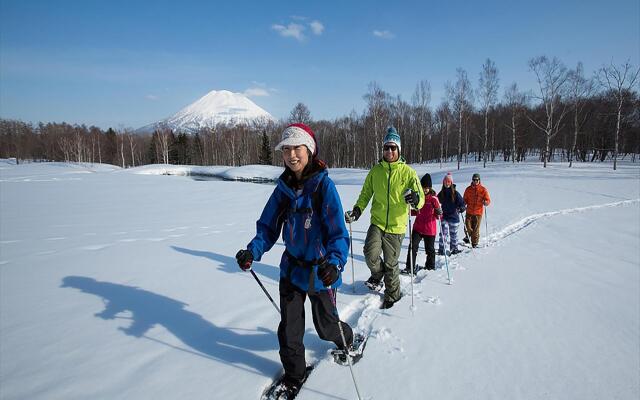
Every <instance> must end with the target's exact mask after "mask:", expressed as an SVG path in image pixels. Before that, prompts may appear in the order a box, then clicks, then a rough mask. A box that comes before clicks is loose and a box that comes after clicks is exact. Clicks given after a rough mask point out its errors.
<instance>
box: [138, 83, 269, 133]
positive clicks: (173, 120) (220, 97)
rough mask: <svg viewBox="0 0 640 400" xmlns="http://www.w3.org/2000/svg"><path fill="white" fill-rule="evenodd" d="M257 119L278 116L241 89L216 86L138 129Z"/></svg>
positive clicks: (193, 128)
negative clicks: (188, 103) (159, 119)
mask: <svg viewBox="0 0 640 400" xmlns="http://www.w3.org/2000/svg"><path fill="white" fill-rule="evenodd" d="M256 119H267V120H275V118H273V116H272V115H271V114H269V113H268V112H267V111H265V110H263V109H262V108H260V107H259V106H258V105H256V104H255V103H254V102H252V101H251V100H249V99H248V98H247V97H246V96H245V95H243V94H241V93H233V92H230V91H228V90H212V91H211V92H209V93H207V94H206V95H205V96H203V97H202V98H200V99H199V100H197V101H195V102H194V103H191V104H190V105H188V106H186V107H185V108H183V109H182V110H180V111H178V112H177V113H175V114H174V115H172V116H171V117H169V118H166V119H164V120H162V121H159V122H155V123H152V124H149V125H146V126H143V127H142V128H140V129H138V130H137V132H139V133H150V132H153V131H154V130H155V129H157V128H160V127H168V128H170V129H173V130H174V131H181V132H190V133H194V132H196V131H197V130H199V129H200V128H205V127H213V126H215V125H216V124H218V123H227V124H237V123H241V122H248V121H252V120H256Z"/></svg>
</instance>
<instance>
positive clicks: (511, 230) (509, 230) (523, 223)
mask: <svg viewBox="0 0 640 400" xmlns="http://www.w3.org/2000/svg"><path fill="white" fill-rule="evenodd" d="M633 204H640V199H633V200H623V201H616V202H613V203H606V204H599V205H593V206H586V207H576V208H567V209H564V210H559V211H549V212H545V213H539V214H534V215H530V216H528V217H526V218H523V219H521V220H520V221H518V222H516V223H514V224H511V225H509V226H507V227H504V228H502V229H501V230H500V231H499V232H495V233H493V234H491V235H489V237H488V240H487V241H488V244H487V245H490V244H492V243H495V242H497V241H499V240H501V239H504V238H506V237H508V236H511V235H513V234H515V233H517V232H518V231H521V230H522V229H524V228H526V227H528V226H529V225H531V224H533V223H534V222H536V221H538V220H540V219H542V218H548V217H553V216H556V215H568V214H572V213H580V212H585V211H591V210H597V209H600V208H607V207H619V206H629V205H633Z"/></svg>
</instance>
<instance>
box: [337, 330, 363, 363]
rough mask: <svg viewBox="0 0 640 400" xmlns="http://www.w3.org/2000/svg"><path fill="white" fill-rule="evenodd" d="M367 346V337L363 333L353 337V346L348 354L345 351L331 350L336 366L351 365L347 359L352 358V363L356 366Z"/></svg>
mask: <svg viewBox="0 0 640 400" xmlns="http://www.w3.org/2000/svg"><path fill="white" fill-rule="evenodd" d="M366 345H367V336H365V335H363V334H361V333H356V334H354V336H353V343H352V344H351V347H350V348H349V351H348V352H346V351H344V350H343V349H334V350H331V355H332V356H333V361H334V362H335V363H336V364H340V365H349V360H348V359H347V357H350V358H351V363H352V364H355V363H357V362H358V361H360V359H361V358H362V353H363V352H364V348H365V346H366Z"/></svg>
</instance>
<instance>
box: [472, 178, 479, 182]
mask: <svg viewBox="0 0 640 400" xmlns="http://www.w3.org/2000/svg"><path fill="white" fill-rule="evenodd" d="M472 181H474V182H480V179H478V178H473V179H472Z"/></svg>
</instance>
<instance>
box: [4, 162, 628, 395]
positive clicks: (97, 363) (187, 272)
mask: <svg viewBox="0 0 640 400" xmlns="http://www.w3.org/2000/svg"><path fill="white" fill-rule="evenodd" d="M414 167H415V168H416V170H417V171H418V175H419V176H422V174H423V173H425V172H430V173H431V174H432V176H433V177H434V182H440V181H441V179H442V177H443V176H444V174H445V173H446V172H447V171H452V172H453V177H454V182H456V183H457V184H458V189H459V190H464V188H465V187H466V186H467V185H468V182H469V181H470V178H471V174H472V173H474V172H479V173H481V175H482V180H483V183H484V184H485V185H486V186H487V187H488V189H489V191H490V193H491V197H492V200H493V203H492V205H491V206H490V207H489V208H488V210H487V212H488V215H487V217H488V234H487V232H485V229H484V228H485V224H484V222H483V224H482V230H483V236H482V241H481V244H484V245H486V247H483V248H479V249H476V250H475V251H473V252H466V253H463V254H460V255H458V256H455V257H454V258H452V259H450V263H449V267H450V272H451V277H452V285H448V284H447V272H446V269H444V266H445V264H444V258H442V257H439V258H438V260H437V265H438V266H440V267H443V269H438V270H436V271H434V272H429V273H428V274H425V273H424V272H421V273H420V274H419V276H418V277H417V278H416V282H415V284H414V288H413V291H414V304H415V305H416V308H415V310H414V311H413V312H412V310H411V309H410V305H411V285H410V281H409V278H407V277H403V286H404V289H403V292H404V298H403V299H402V300H401V301H400V302H399V303H398V304H397V305H396V306H395V307H393V308H392V309H390V310H386V311H381V310H379V309H378V306H379V304H380V296H378V295H376V294H371V293H369V292H368V291H367V290H366V289H365V288H364V286H363V282H364V280H366V279H367V278H368V277H369V273H368V269H367V268H366V265H365V263H364V258H363V255H362V247H363V241H364V236H365V233H366V230H367V228H368V220H369V212H368V209H367V211H366V212H365V214H364V216H363V217H362V218H361V219H360V221H358V222H356V223H354V224H353V243H354V262H355V284H353V283H352V268H351V260H349V264H347V267H346V273H345V276H344V280H345V282H346V284H345V285H344V286H343V288H342V290H341V291H340V293H339V295H338V303H339V304H338V306H339V310H340V314H341V317H342V318H343V319H346V320H347V321H349V322H350V323H351V324H352V325H354V326H357V328H358V329H360V330H363V331H366V332H370V333H371V338H370V340H369V343H368V345H367V351H366V354H365V357H364V358H363V359H362V360H361V361H360V363H358V364H356V365H355V366H354V373H355V377H356V379H357V382H358V385H359V387H360V391H361V393H362V395H363V397H364V398H367V399H376V400H381V399H438V400H446V399H465V400H466V399H563V400H564V399H580V400H583V399H594V400H596V399H597V400H601V399H629V400H631V399H637V398H638V397H640V166H639V165H638V164H635V165H634V164H629V163H624V162H623V163H621V164H620V167H619V169H618V170H617V171H613V170H612V169H611V165H610V164H577V165H575V166H574V167H573V168H568V167H567V166H566V164H551V165H550V167H549V168H546V169H543V168H542V166H541V165H540V164H539V163H525V164H519V165H512V164H509V163H496V164H491V165H490V166H489V167H488V168H486V169H483V168H481V165H476V164H470V165H466V166H464V168H463V169H462V170H460V171H457V170H455V167H454V166H453V165H447V166H445V168H443V169H441V168H440V167H439V165H437V164H430V165H416V166H414ZM191 169H192V168H190V167H172V166H147V167H142V168H133V169H128V170H121V169H119V168H117V167H112V166H104V165H102V166H99V165H75V164H60V163H50V164H26V165H12V164H11V163H8V162H0V398H1V399H2V400H9V399H65V400H68V399H257V398H259V397H260V394H261V393H262V391H263V389H264V388H265V386H266V385H268V384H269V383H270V382H271V380H272V378H273V377H274V376H276V375H277V374H278V373H279V372H280V369H281V366H280V361H279V357H278V343H277V337H276V329H277V324H278V315H277V312H276V310H275V309H274V308H273V306H272V305H271V303H270V302H269V301H268V299H267V298H266V296H265V295H264V293H263V292H262V291H261V290H260V288H259V286H258V285H257V283H256V282H255V280H254V279H253V278H252V276H251V275H250V274H248V273H244V272H241V271H240V270H239V269H238V267H237V265H236V263H235V259H234V255H235V253H236V251H237V250H238V249H240V248H243V247H244V246H245V245H246V244H247V242H248V241H249V240H250V239H251V238H252V237H253V234H254V232H255V220H256V219H257V218H258V216H259V215H260V213H261V211H262V208H263V206H264V204H265V202H266V199H267V197H268V196H269V194H270V193H271V191H272V190H273V186H272V185H269V184H254V183H242V182H231V181H198V180H194V179H191V178H189V177H186V176H162V175H159V174H162V173H163V172H164V173H166V172H173V171H174V170H175V171H178V170H181V171H183V172H184V171H189V170H191ZM199 170H200V171H201V170H202V169H199ZM205 170H206V168H205ZM210 170H211V171H213V170H215V172H216V173H223V174H225V176H227V177H234V176H251V177H253V176H256V175H258V176H264V177H267V178H272V177H274V176H277V175H278V174H279V173H280V171H281V169H279V168H275V167H271V168H265V167H255V166H253V167H245V168H243V169H236V170H234V169H229V168H227V167H217V168H216V167H213V168H211V169H210ZM366 172H367V171H364V170H349V169H334V170H331V172H330V176H331V177H332V178H333V179H334V181H335V182H336V183H337V184H338V190H339V192H340V194H341V196H342V201H343V206H344V207H345V209H350V208H351V206H352V205H353V203H354V202H355V199H356V197H357V196H358V193H359V190H360V185H361V184H362V182H363V181H364V177H365V175H366ZM406 243H407V240H405V247H404V248H403V254H402V256H401V258H400V259H401V261H404V259H405V254H406ZM282 250H283V246H282V245H281V243H278V244H276V246H274V248H273V249H272V250H271V252H269V253H267V255H266V256H265V257H264V258H263V260H262V261H261V262H259V263H256V264H255V267H254V271H255V272H256V273H257V275H258V276H259V277H260V279H261V280H262V282H263V283H264V284H265V286H266V288H267V290H268V291H269V292H270V293H271V295H272V296H273V297H275V298H277V280H278V261H279V258H280V255H281V252H282ZM418 262H419V263H423V262H424V252H423V251H422V250H421V251H420V253H419V258H418ZM307 317H308V322H307V328H308V331H307V334H306V336H305V344H306V346H307V362H319V364H318V366H317V367H316V370H315V371H314V372H313V374H312V375H311V377H310V379H309V381H308V382H307V383H306V384H305V386H304V388H303V390H302V392H301V393H300V395H299V397H298V398H299V399H301V400H305V399H354V398H356V392H355V389H354V384H353V381H352V379H351V376H350V373H349V369H348V368H346V367H341V366H338V365H336V364H334V363H333V362H332V361H331V360H330V356H329V355H328V351H329V350H330V349H331V347H332V346H331V344H329V343H327V342H323V341H321V340H320V339H319V338H318V337H317V335H316V333H315V331H314V329H313V324H312V323H311V320H310V312H308V315H307Z"/></svg>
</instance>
